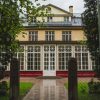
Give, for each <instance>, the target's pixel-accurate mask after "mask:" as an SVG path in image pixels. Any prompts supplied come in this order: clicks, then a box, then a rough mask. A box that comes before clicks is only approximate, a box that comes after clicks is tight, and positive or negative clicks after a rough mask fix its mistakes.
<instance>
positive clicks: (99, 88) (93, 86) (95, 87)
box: [88, 80, 100, 94]
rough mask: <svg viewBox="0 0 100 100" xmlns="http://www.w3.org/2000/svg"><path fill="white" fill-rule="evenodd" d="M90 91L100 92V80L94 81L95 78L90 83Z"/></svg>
mask: <svg viewBox="0 0 100 100" xmlns="http://www.w3.org/2000/svg"><path fill="white" fill-rule="evenodd" d="M88 87H89V93H96V94H97V93H100V82H94V81H93V80H92V81H90V82H89V83H88Z"/></svg>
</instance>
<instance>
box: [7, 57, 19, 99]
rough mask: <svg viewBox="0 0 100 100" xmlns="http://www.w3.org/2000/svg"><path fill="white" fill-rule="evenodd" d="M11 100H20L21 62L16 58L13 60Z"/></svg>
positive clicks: (11, 68) (11, 67)
mask: <svg viewBox="0 0 100 100" xmlns="http://www.w3.org/2000/svg"><path fill="white" fill-rule="evenodd" d="M9 100H19V61H18V59H16V58H13V59H12V60H11V66H10V98H9Z"/></svg>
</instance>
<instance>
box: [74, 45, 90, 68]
mask: <svg viewBox="0 0 100 100" xmlns="http://www.w3.org/2000/svg"><path fill="white" fill-rule="evenodd" d="M75 58H77V66H78V70H88V52H87V47H86V46H81V45H79V46H75Z"/></svg>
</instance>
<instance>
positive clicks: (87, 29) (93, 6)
mask: <svg viewBox="0 0 100 100" xmlns="http://www.w3.org/2000/svg"><path fill="white" fill-rule="evenodd" d="M84 1H85V11H84V13H83V14H82V17H83V25H84V27H83V28H84V33H85V36H86V37H87V41H86V44H87V47H88V48H89V51H90V53H91V56H92V59H94V60H95V64H96V67H95V71H96V75H97V76H100V53H99V32H98V17H97V16H98V13H97V0H84Z"/></svg>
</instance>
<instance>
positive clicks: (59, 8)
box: [46, 4, 71, 14]
mask: <svg viewBox="0 0 100 100" xmlns="http://www.w3.org/2000/svg"><path fill="white" fill-rule="evenodd" d="M46 6H52V7H54V8H56V9H59V10H61V11H63V12H64V13H69V14H71V13H70V12H68V11H66V10H64V9H61V8H59V7H57V6H55V5H53V4H48V5H46Z"/></svg>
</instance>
